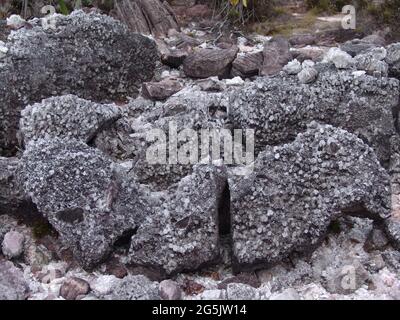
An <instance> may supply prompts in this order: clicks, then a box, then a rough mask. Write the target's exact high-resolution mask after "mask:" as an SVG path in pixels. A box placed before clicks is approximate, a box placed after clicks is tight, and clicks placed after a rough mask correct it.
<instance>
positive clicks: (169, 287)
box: [159, 279, 182, 300]
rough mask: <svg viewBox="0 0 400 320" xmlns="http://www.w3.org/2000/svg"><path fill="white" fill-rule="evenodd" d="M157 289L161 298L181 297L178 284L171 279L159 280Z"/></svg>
mask: <svg viewBox="0 0 400 320" xmlns="http://www.w3.org/2000/svg"><path fill="white" fill-rule="evenodd" d="M159 290H160V297H161V299H163V300H180V299H181V298H182V290H181V288H180V287H179V284H178V283H176V282H175V281H173V280H170V279H168V280H164V281H161V282H160V287H159Z"/></svg>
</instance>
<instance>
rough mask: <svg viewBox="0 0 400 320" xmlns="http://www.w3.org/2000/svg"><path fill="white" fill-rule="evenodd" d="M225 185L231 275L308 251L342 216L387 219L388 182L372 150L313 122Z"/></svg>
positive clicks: (267, 151)
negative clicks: (227, 187) (228, 192)
mask: <svg viewBox="0 0 400 320" xmlns="http://www.w3.org/2000/svg"><path fill="white" fill-rule="evenodd" d="M232 181H233V180H232ZM232 181H231V182H230V190H231V199H232V204H231V205H232V206H231V212H232V239H233V254H234V265H233V267H234V270H235V271H236V272H238V271H241V270H243V269H244V270H248V269H250V270H251V269H254V268H259V267H261V266H263V267H266V266H270V265H273V264H275V263H277V262H279V261H281V260H282V259H284V258H285V257H288V256H290V255H291V254H293V253H295V252H296V253H305V252H308V251H310V250H313V249H315V247H316V246H317V245H318V244H319V243H320V241H321V240H322V239H323V237H324V236H325V235H326V233H327V230H328V226H329V225H330V223H331V222H332V221H333V220H336V219H337V218H338V217H340V216H341V215H358V216H361V217H368V218H371V219H375V220H376V221H380V222H382V221H383V220H384V219H386V218H387V217H388V216H390V179H389V176H388V174H387V173H386V172H385V170H384V169H383V168H382V167H381V166H380V164H379V162H378V159H377V158H376V155H375V154H374V152H373V150H372V149H371V148H369V147H368V146H367V145H366V144H364V143H363V142H362V140H360V139H358V138H357V137H356V136H355V135H353V134H351V133H349V132H347V131H344V130H342V129H338V128H334V127H332V126H329V125H318V124H317V123H312V124H310V125H309V127H308V130H307V131H306V132H305V133H302V134H299V135H298V136H297V138H296V139H295V140H294V142H292V143H289V144H286V145H283V146H280V147H267V148H266V149H265V151H264V152H262V153H260V155H259V156H258V158H257V160H256V162H255V165H254V172H253V173H251V174H249V175H248V176H246V177H245V178H244V179H242V180H239V181H236V183H233V182H232ZM266 186H268V188H267V187H266Z"/></svg>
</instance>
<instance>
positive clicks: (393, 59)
mask: <svg viewBox="0 0 400 320" xmlns="http://www.w3.org/2000/svg"><path fill="white" fill-rule="evenodd" d="M386 49H387V56H386V59H385V61H386V63H387V64H388V65H389V75H390V76H392V77H397V78H399V77H400V43H394V44H391V45H390V46H388V47H387V48H386Z"/></svg>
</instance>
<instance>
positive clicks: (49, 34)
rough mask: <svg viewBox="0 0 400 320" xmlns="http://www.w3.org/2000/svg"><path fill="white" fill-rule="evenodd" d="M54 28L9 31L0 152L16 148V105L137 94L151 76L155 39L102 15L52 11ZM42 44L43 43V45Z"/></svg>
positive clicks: (0, 100)
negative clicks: (58, 97)
mask: <svg viewBox="0 0 400 320" xmlns="http://www.w3.org/2000/svg"><path fill="white" fill-rule="evenodd" d="M54 21H55V25H56V28H55V30H53V29H52V28H47V29H44V28H43V27H42V26H41V24H40V20H38V22H37V23H34V24H33V25H32V28H30V29H27V28H22V29H19V30H17V31H15V32H13V33H12V34H11V35H10V36H9V39H8V40H9V41H8V42H7V47H8V53H7V56H6V57H5V58H4V59H3V60H2V64H1V66H0V68H1V72H0V105H1V107H0V110H1V112H0V154H2V155H13V154H14V153H15V151H16V146H17V140H16V134H17V131H18V123H19V118H20V111H21V110H22V109H23V108H24V107H25V106H26V105H28V104H31V103H35V102H40V101H41V100H42V99H44V98H48V97H50V96H54V95H63V94H68V93H70V94H75V95H77V96H79V97H80V98H84V99H89V100H93V101H99V102H100V101H110V100H111V101H115V100H120V99H123V98H125V97H127V96H132V97H134V96H136V95H137V93H138V89H139V87H140V85H141V84H142V83H143V82H145V81H149V80H151V79H152V77H153V75H154V69H155V65H156V61H157V60H158V52H157V47H156V44H155V42H154V41H153V40H151V39H149V38H147V37H145V36H143V35H140V34H135V33H132V32H129V31H128V29H127V28H126V27H125V26H124V25H123V24H122V23H120V22H118V21H116V20H114V19H113V18H111V17H108V16H105V15H99V14H96V13H91V14H85V13H84V12H83V11H75V12H73V13H72V14H71V15H69V16H63V15H56V16H55V17H54ZM44 44H45V45H44Z"/></svg>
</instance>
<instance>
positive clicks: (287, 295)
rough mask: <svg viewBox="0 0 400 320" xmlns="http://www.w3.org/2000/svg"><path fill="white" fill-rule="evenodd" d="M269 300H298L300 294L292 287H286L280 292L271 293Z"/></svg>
mask: <svg viewBox="0 0 400 320" xmlns="http://www.w3.org/2000/svg"><path fill="white" fill-rule="evenodd" d="M269 300H300V295H299V294H298V293H297V291H296V290H295V289H293V288H289V289H286V290H284V291H282V292H281V293H275V294H273V295H271V297H270V298H269Z"/></svg>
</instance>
